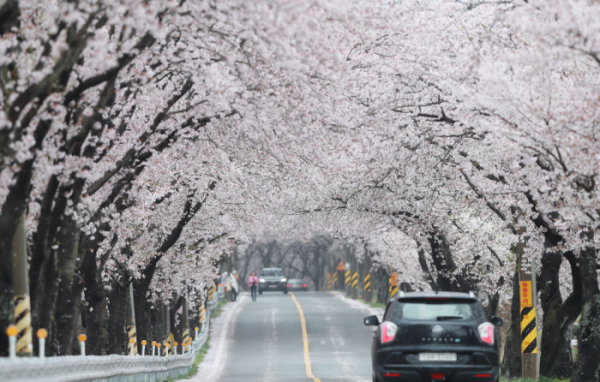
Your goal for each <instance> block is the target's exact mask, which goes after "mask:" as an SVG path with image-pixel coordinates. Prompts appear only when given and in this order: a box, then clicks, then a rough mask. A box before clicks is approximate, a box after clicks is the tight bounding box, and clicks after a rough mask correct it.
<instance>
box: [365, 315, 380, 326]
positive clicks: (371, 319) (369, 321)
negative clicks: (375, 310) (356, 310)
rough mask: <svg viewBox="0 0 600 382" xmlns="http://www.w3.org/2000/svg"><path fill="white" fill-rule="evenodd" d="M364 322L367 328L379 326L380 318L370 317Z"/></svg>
mask: <svg viewBox="0 0 600 382" xmlns="http://www.w3.org/2000/svg"><path fill="white" fill-rule="evenodd" d="M363 322H364V323H365V325H367V326H377V325H379V318H377V316H368V317H365V318H364V320H363Z"/></svg>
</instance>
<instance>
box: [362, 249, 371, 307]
mask: <svg viewBox="0 0 600 382" xmlns="http://www.w3.org/2000/svg"><path fill="white" fill-rule="evenodd" d="M372 265H373V260H371V256H370V255H369V253H368V252H367V253H365V260H364V262H363V274H364V282H365V284H364V285H365V286H364V293H363V298H364V299H365V302H366V303H367V304H370V303H371V301H373V292H372V288H371V266H372Z"/></svg>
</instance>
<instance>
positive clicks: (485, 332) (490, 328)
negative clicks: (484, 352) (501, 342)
mask: <svg viewBox="0 0 600 382" xmlns="http://www.w3.org/2000/svg"><path fill="white" fill-rule="evenodd" d="M477 330H478V331H479V337H481V340H482V341H483V342H485V343H486V344H489V345H493V344H494V325H492V324H491V323H489V322H484V323H483V324H481V325H479V326H478V327H477Z"/></svg>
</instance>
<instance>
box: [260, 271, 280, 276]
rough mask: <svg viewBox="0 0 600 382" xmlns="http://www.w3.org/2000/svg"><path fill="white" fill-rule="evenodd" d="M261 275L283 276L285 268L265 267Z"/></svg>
mask: <svg viewBox="0 0 600 382" xmlns="http://www.w3.org/2000/svg"><path fill="white" fill-rule="evenodd" d="M260 275H261V276H283V270H281V269H263V270H262V271H261V272H260Z"/></svg>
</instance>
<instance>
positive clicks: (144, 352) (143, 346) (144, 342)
mask: <svg viewBox="0 0 600 382" xmlns="http://www.w3.org/2000/svg"><path fill="white" fill-rule="evenodd" d="M147 343H148V342H146V340H143V341H142V357H143V356H145V355H146V344H147Z"/></svg>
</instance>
